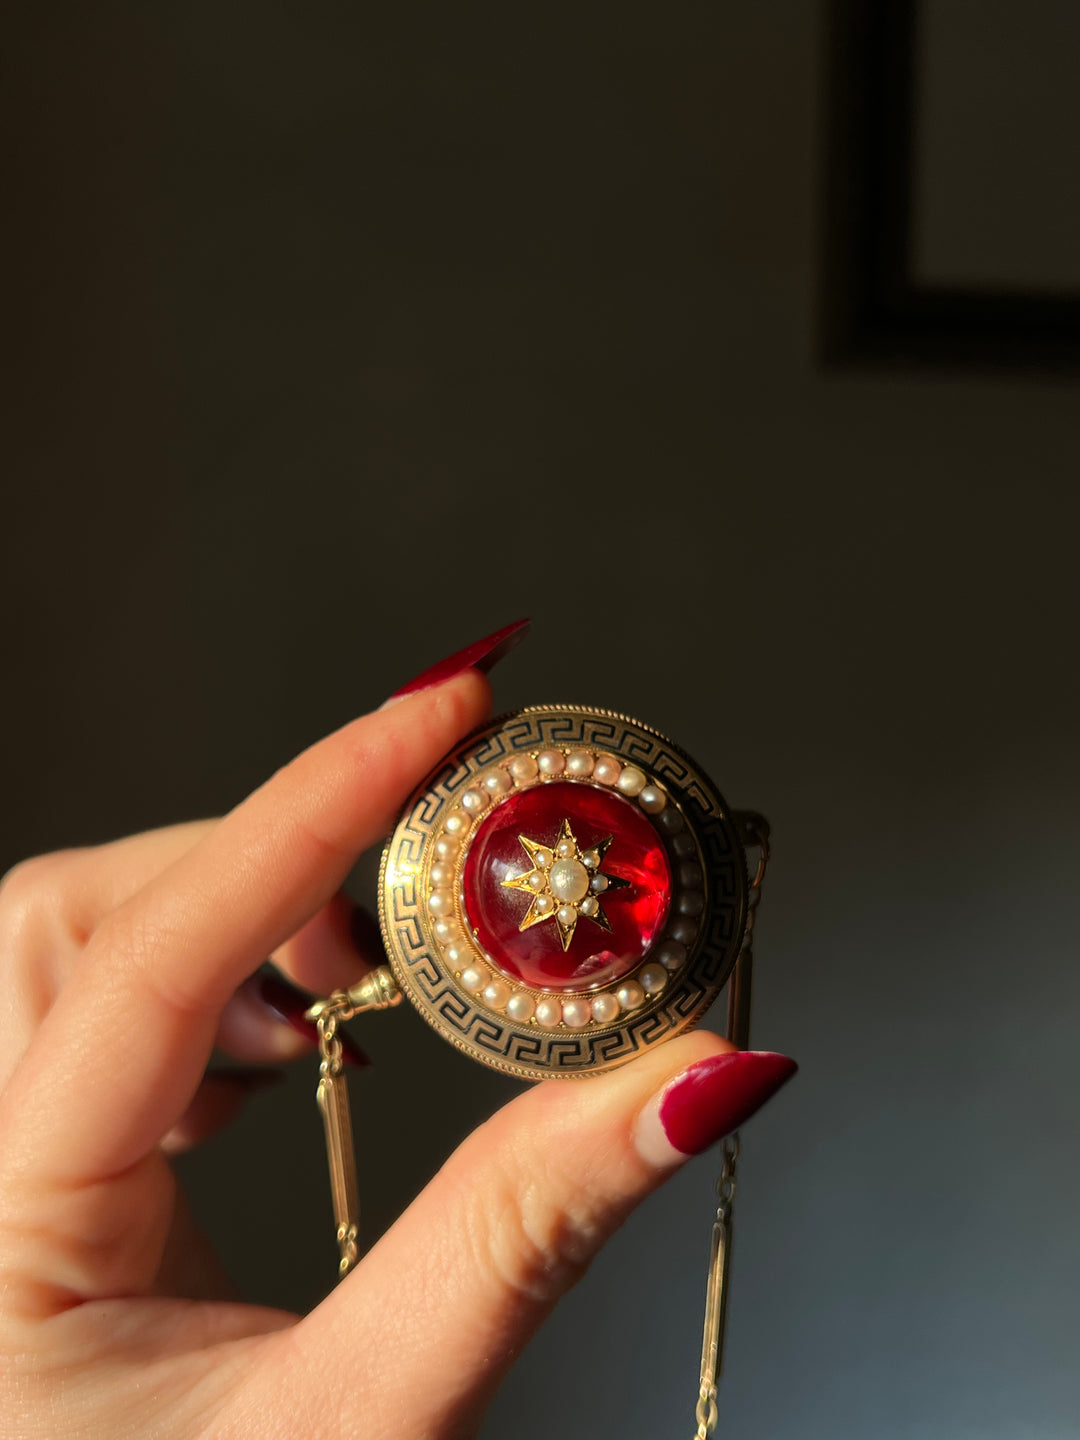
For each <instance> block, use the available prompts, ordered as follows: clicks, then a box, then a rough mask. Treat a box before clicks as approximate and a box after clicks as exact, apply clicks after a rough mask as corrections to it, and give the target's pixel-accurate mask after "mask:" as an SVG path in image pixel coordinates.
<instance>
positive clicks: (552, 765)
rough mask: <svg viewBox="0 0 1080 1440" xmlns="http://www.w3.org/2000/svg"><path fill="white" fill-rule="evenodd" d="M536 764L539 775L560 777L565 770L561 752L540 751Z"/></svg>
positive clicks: (564, 759)
mask: <svg viewBox="0 0 1080 1440" xmlns="http://www.w3.org/2000/svg"><path fill="white" fill-rule="evenodd" d="M536 763H537V765H539V767H540V774H541V775H561V774H562V772H563V771H564V770H565V769H566V756H565V755H564V754H563V753H562V751H561V750H541V751H540V754H539V755H538V756H537V757H536Z"/></svg>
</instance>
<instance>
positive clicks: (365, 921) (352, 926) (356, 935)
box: [349, 905, 386, 966]
mask: <svg viewBox="0 0 1080 1440" xmlns="http://www.w3.org/2000/svg"><path fill="white" fill-rule="evenodd" d="M349 938H350V939H351V940H352V943H353V945H354V946H355V948H356V953H357V954H358V955H359V956H360V957H361V959H363V960H366V961H367V962H368V964H369V965H372V966H375V965H383V964H385V963H386V951H385V950H384V949H383V942H382V934H381V932H380V930H379V922H378V921H377V920H376V919H375V916H374V915H372V913H371V911H370V910H368V909H367V908H366V907H365V906H363V905H354V906H353V909H352V912H351V914H350V915H349Z"/></svg>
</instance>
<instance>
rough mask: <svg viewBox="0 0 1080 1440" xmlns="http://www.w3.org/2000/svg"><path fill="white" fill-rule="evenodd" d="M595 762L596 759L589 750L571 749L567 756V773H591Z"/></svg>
mask: <svg viewBox="0 0 1080 1440" xmlns="http://www.w3.org/2000/svg"><path fill="white" fill-rule="evenodd" d="M595 764H596V761H595V760H594V759H593V757H592V756H591V755H590V754H589V752H588V750H571V751H570V754H569V755H568V756H567V757H566V773H567V774H568V775H591V774H592V768H593V766H594V765H595Z"/></svg>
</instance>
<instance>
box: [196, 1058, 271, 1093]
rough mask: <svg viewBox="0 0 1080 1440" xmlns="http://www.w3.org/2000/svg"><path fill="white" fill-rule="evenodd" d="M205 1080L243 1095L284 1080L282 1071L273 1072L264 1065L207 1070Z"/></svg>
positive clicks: (232, 1066) (233, 1066) (264, 1088)
mask: <svg viewBox="0 0 1080 1440" xmlns="http://www.w3.org/2000/svg"><path fill="white" fill-rule="evenodd" d="M205 1078H206V1079H207V1080H213V1081H215V1082H220V1083H221V1084H223V1085H229V1086H232V1087H233V1088H234V1089H237V1090H243V1091H244V1093H245V1094H247V1093H249V1092H250V1093H254V1092H255V1091H256V1090H266V1089H268V1088H269V1087H270V1086H271V1085H280V1084H281V1083H282V1081H283V1080H284V1079H285V1071H284V1070H274V1069H272V1068H271V1067H269V1066H265V1065H231V1066H230V1067H229V1068H228V1069H227V1070H226V1069H221V1070H208V1071H207V1072H206V1076H205Z"/></svg>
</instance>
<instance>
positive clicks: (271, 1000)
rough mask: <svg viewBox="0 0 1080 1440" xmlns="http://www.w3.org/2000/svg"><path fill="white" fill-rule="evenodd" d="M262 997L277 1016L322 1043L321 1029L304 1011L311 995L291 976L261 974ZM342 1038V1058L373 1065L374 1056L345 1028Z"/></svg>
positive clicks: (297, 1031)
mask: <svg viewBox="0 0 1080 1440" xmlns="http://www.w3.org/2000/svg"><path fill="white" fill-rule="evenodd" d="M258 993H259V999H260V1000H261V1001H262V1003H263V1004H264V1005H265V1006H266V1008H267V1009H268V1010H270V1011H271V1012H272V1013H273V1015H274V1016H275V1017H276V1018H277V1019H278V1020H282V1021H284V1022H285V1024H286V1025H289V1026H290V1027H291V1028H292V1029H293V1030H295V1031H296V1033H297V1034H298V1035H303V1036H304V1037H305V1038H306V1039H307V1040H310V1041H311V1043H312V1045H317V1044H318V1043H319V1031H318V1028H317V1026H316V1025H315V1024H314V1022H313V1021H311V1020H305V1019H304V1012H305V1011H306V1010H308V1009H310V1007H311V1003H312V997H311V996H310V995H305V994H304V992H303V991H302V990H298V989H297V988H296V986H295V985H290V984H289V982H288V980H285V979H283V978H282V977H281V976H280V975H262V976H260V977H259V987H258ZM337 1037H338V1039H339V1040H340V1041H341V1058H342V1059H343V1060H344V1062H345V1064H346V1065H360V1066H363V1065H370V1064H371V1060H370V1059H369V1058H368V1056H367V1055H365V1054H364V1052H363V1050H361V1048H360V1046H359V1045H357V1043H356V1041H355V1040H354V1039H353V1038H352V1036H351V1035H347V1034H346V1033H345V1031H344V1030H339V1031H338V1032H337Z"/></svg>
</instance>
